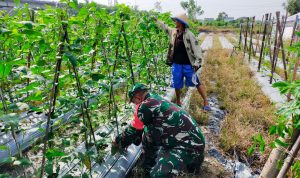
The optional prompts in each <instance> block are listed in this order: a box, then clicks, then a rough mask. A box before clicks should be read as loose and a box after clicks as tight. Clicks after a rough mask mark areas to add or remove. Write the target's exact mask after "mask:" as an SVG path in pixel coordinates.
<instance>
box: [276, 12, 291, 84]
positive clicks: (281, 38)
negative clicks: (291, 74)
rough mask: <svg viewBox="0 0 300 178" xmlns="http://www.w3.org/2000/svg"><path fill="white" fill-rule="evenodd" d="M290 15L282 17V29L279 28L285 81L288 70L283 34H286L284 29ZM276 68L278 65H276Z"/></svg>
mask: <svg viewBox="0 0 300 178" xmlns="http://www.w3.org/2000/svg"><path fill="white" fill-rule="evenodd" d="M287 16H288V13H286V16H285V17H282V25H281V26H282V28H279V41H280V43H279V44H280V47H281V54H282V64H283V69H284V79H285V80H287V79H288V75H287V69H286V61H285V51H284V45H283V34H284V29H285V25H286V20H287ZM275 67H276V65H275Z"/></svg>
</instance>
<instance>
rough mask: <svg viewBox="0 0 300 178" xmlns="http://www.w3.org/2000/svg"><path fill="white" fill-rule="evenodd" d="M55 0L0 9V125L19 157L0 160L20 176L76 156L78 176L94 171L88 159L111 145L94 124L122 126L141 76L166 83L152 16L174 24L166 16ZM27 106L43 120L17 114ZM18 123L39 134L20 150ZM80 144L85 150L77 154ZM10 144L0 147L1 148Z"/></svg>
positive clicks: (163, 45)
mask: <svg viewBox="0 0 300 178" xmlns="http://www.w3.org/2000/svg"><path fill="white" fill-rule="evenodd" d="M60 3H61V4H60V7H51V6H46V8H45V9H40V10H34V9H30V8H29V6H28V5H26V4H25V5H24V6H23V7H18V8H16V9H14V12H13V13H11V14H8V13H7V12H4V11H0V41H1V43H0V59H1V60H0V100H1V101H0V124H3V125H4V126H5V127H4V130H5V134H10V135H11V137H12V140H14V142H15V144H16V145H17V149H18V154H17V155H10V156H9V157H8V158H0V166H1V167H2V166H4V167H6V166H12V168H15V167H18V166H19V167H21V168H22V171H21V172H22V173H19V174H18V175H21V174H22V175H23V176H24V177H43V176H48V177H57V176H58V174H59V172H60V171H61V169H62V165H66V164H67V163H70V162H72V161H74V160H80V161H79V164H78V166H79V167H80V170H81V173H80V176H82V177H89V176H92V174H93V170H92V163H93V162H95V161H96V162H99V163H101V161H103V158H104V156H105V155H107V151H108V150H107V149H108V147H109V144H110V143H111V139H110V138H107V136H108V135H107V134H106V133H102V132H100V133H99V132H97V131H96V130H97V129H98V128H100V127H101V126H107V127H112V128H114V127H116V128H117V129H116V130H117V131H119V130H120V129H121V128H122V125H124V122H125V121H120V120H119V117H120V116H121V115H124V113H126V112H128V108H131V107H128V98H127V91H128V88H130V87H131V86H132V85H133V84H134V83H135V82H141V83H146V84H148V85H149V86H151V89H153V90H154V91H156V92H158V93H160V92H164V88H165V87H166V86H168V79H169V76H170V70H169V68H168V67H166V65H165V63H164V58H165V54H166V51H165V50H166V49H167V45H168V37H167V36H166V34H165V33H164V32H163V31H162V30H160V29H159V28H158V27H157V26H156V23H155V20H154V19H156V18H159V19H161V20H164V21H165V22H166V23H169V24H172V21H171V18H170V14H168V13H166V14H158V13H156V12H139V11H135V10H133V9H131V8H129V7H128V6H125V5H118V6H116V7H104V6H99V5H97V4H96V3H87V4H79V3H78V1H76V0H61V1H60ZM129 110H130V109H129ZM28 111H29V112H28ZM27 112H28V113H30V112H40V113H44V114H45V116H46V119H44V120H43V121H40V122H38V123H31V122H32V121H30V120H28V119H26V117H25V118H24V117H23V118H22V117H20V115H22V114H23V113H27ZM69 113H72V114H71V115H69ZM66 115H68V117H67V116H66ZM128 115H130V114H128ZM66 117H67V119H66ZM128 119H131V118H128ZM24 124H27V125H30V124H32V125H35V126H36V127H37V128H38V131H39V132H41V133H43V135H44V137H43V138H39V139H34V138H32V140H31V141H30V143H31V146H30V147H29V149H27V151H25V152H24V148H23V145H22V144H23V143H22V138H20V136H19V134H20V133H23V134H24V135H26V134H27V131H28V130H30V128H29V129H28V128H25V129H23V125H24ZM125 124H126V123H125ZM82 143H84V148H85V151H83V152H76V151H75V150H76V147H78V146H79V145H81V144H82ZM8 150H9V148H8V146H5V145H0V151H8ZM35 162H38V163H40V164H39V165H36V163H35ZM3 170H4V169H3ZM0 175H1V176H4V177H5V176H6V177H9V176H11V175H8V174H7V173H6V174H5V172H1V171H0ZM68 175H69V176H73V175H72V174H71V173H70V174H68Z"/></svg>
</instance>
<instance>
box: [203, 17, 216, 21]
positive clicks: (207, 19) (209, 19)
mask: <svg viewBox="0 0 300 178" xmlns="http://www.w3.org/2000/svg"><path fill="white" fill-rule="evenodd" d="M214 20H215V19H214V18H204V21H206V22H212V21H214Z"/></svg>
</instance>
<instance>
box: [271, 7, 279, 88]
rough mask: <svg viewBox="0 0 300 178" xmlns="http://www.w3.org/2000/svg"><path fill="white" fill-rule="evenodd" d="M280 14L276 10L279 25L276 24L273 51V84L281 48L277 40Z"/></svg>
mask: <svg viewBox="0 0 300 178" xmlns="http://www.w3.org/2000/svg"><path fill="white" fill-rule="evenodd" d="M279 16H280V12H279V11H277V12H276V18H277V25H276V32H275V42H274V50H273V51H274V52H273V59H271V60H270V61H271V66H272V68H271V76H270V84H272V82H273V75H274V72H275V67H276V61H277V57H278V51H279V50H278V48H279V43H278V42H277V41H278V40H277V38H278V32H279V29H280V25H279V24H280V19H279Z"/></svg>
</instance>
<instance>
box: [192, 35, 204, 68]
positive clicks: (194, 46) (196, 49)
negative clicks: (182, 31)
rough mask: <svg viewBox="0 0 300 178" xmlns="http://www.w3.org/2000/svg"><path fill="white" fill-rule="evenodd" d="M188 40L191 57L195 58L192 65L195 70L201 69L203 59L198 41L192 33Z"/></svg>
mask: <svg viewBox="0 0 300 178" xmlns="http://www.w3.org/2000/svg"><path fill="white" fill-rule="evenodd" d="M189 38H190V41H191V45H192V51H193V55H194V56H195V62H194V64H192V65H193V66H195V67H196V68H199V67H201V64H202V59H203V55H202V50H201V47H200V44H199V41H198V40H197V39H196V37H195V35H194V34H193V33H192V32H190V33H189Z"/></svg>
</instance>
